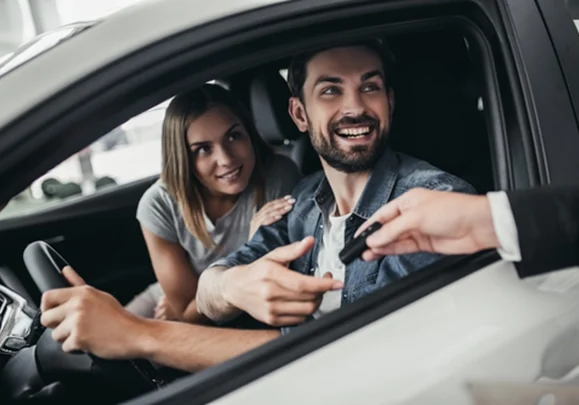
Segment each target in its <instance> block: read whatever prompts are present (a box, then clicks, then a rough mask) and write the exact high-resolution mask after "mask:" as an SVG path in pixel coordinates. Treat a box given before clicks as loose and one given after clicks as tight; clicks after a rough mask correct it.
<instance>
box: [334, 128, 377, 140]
mask: <svg viewBox="0 0 579 405" xmlns="http://www.w3.org/2000/svg"><path fill="white" fill-rule="evenodd" d="M336 132H337V133H338V135H340V136H346V137H348V138H361V137H363V136H366V135H368V134H369V133H370V127H358V128H342V129H338V130H337V131H336Z"/></svg>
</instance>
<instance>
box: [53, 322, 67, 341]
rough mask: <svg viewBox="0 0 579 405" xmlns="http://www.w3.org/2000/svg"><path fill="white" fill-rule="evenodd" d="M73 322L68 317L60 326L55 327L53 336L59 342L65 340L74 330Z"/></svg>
mask: <svg viewBox="0 0 579 405" xmlns="http://www.w3.org/2000/svg"><path fill="white" fill-rule="evenodd" d="M71 322H72V321H71V320H70V318H67V319H65V320H64V322H61V323H60V324H59V325H58V326H56V327H55V328H53V331H52V332H51V335H52V338H53V339H54V340H56V341H57V342H60V343H62V342H64V341H65V340H66V339H67V338H68V337H69V336H70V332H71V330H72V328H71Z"/></svg>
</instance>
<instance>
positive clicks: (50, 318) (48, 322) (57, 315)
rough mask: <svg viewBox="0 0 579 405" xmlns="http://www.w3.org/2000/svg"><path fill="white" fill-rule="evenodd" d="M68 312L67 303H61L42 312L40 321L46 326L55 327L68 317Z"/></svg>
mask: <svg viewBox="0 0 579 405" xmlns="http://www.w3.org/2000/svg"><path fill="white" fill-rule="evenodd" d="M67 314H68V308H67V307H66V304H65V305H60V306H58V307H56V308H52V309H49V310H47V311H45V312H42V315H41V316H40V323H41V324H42V325H43V326H44V327H46V328H52V329H54V328H55V327H57V326H58V325H60V323H61V322H62V321H63V320H64V319H66V315H67Z"/></svg>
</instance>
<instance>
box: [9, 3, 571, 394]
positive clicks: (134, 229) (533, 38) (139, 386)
mask: <svg viewBox="0 0 579 405" xmlns="http://www.w3.org/2000/svg"><path fill="white" fill-rule="evenodd" d="M83 27H84V28H83V29H82V30H79V31H78V32H74V33H72V34H71V35H68V36H66V38H63V39H62V40H60V41H59V43H57V44H55V45H54V46H51V47H48V49H43V50H42V51H41V52H37V53H35V55H34V56H32V57H29V58H24V60H23V61H22V62H21V63H17V64H13V65H11V67H10V69H5V70H4V71H3V73H2V74H1V75H0V94H1V95H2V108H0V184H1V185H2V186H1V187H0V206H1V205H3V203H8V202H9V201H11V200H12V202H10V204H9V207H10V206H11V205H13V204H16V203H17V202H18V201H17V200H19V199H20V198H22V197H21V196H22V194H23V190H26V189H27V188H28V187H30V185H31V184H33V183H34V182H36V181H38V179H40V178H42V176H44V175H45V174H46V173H48V172H49V171H52V172H51V173H58V171H57V170H55V168H56V167H57V166H58V165H59V164H61V163H62V162H66V161H67V159H70V158H71V157H72V156H74V155H75V154H76V153H78V152H80V151H82V150H85V148H87V147H90V146H91V145H93V144H94V142H96V141H97V140H98V139H101V138H103V137H104V136H106V135H107V134H111V133H114V132H113V131H114V130H115V129H116V128H119V127H122V128H125V129H126V128H129V127H131V126H130V125H127V124H126V123H127V122H129V121H130V120H131V119H134V118H135V117H138V116H139V115H140V114H145V113H147V112H150V111H151V110H154V111H156V110H155V109H156V108H157V107H156V106H160V105H166V104H163V103H166V101H167V100H168V99H170V98H171V97H173V96H174V95H175V94H176V93H178V92H180V91H183V90H185V89H188V88H191V87H193V86H198V85H200V84H202V83H205V82H209V81H216V82H217V83H220V84H222V85H224V86H226V87H228V88H229V89H230V90H231V91H232V92H234V93H235V94H236V95H237V96H238V97H239V98H240V100H242V102H243V103H245V105H246V106H247V107H248V108H249V109H250V111H251V112H252V116H253V119H254V121H255V124H256V126H257V127H258V129H259V130H260V133H261V134H262V136H263V137H264V139H266V140H267V141H268V142H269V143H270V144H271V145H272V146H273V147H274V148H276V149H277V150H278V151H279V152H280V153H283V154H286V155H288V156H291V157H292V158H293V159H294V160H295V161H296V163H298V165H299V166H300V168H301V170H302V171H303V172H304V173H306V174H307V173H311V172H313V171H315V170H318V169H319V161H318V160H317V157H316V156H315V154H314V153H313V152H312V148H311V145H310V144H309V139H308V137H307V136H305V135H302V134H300V133H299V132H298V131H297V130H296V129H295V127H294V126H293V124H292V122H291V121H290V119H289V117H288V116H287V97H288V95H289V93H288V89H287V85H286V84H285V79H284V75H285V71H286V69H287V67H288V60H289V58H290V57H291V55H293V54H295V53H297V52H300V51H303V50H306V49H314V48H316V47H321V46H327V45H331V44H332V45H333V44H339V43H341V42H342V41H345V40H355V39H360V38H367V37H379V38H382V39H383V40H385V41H387V42H388V43H389V45H390V47H391V49H392V51H393V55H394V57H395V59H396V65H397V76H396V86H397V87H396V112H395V116H394V123H393V125H394V127H393V128H392V133H391V139H390V142H391V144H392V146H393V147H394V148H396V149H398V150H400V151H403V152H406V153H408V154H410V155H413V156H416V157H419V158H422V159H425V160H427V161H429V162H430V163H432V164H434V165H436V166H438V167H440V168H442V169H444V170H446V171H448V172H451V173H453V174H456V175H457V176H460V177H462V178H464V179H466V180H468V181H469V182H470V183H471V184H472V185H473V186H475V188H476V189H477V191H478V192H479V193H485V192H488V191H491V190H498V189H506V190H511V189H522V188H527V187H532V186H538V185H577V184H578V183H579V159H577V151H579V122H578V119H577V117H579V70H578V69H577V66H578V65H579V34H578V33H577V29H576V27H575V26H574V22H573V19H572V16H571V14H570V12H569V9H568V8H567V5H566V3H565V2H564V1H563V0H414V1H373V0H357V1H353V0H308V1H279V0H247V1H244V2H240V1H233V0H222V1H220V2H214V3H208V4H203V5H201V3H196V2H191V1H189V0H164V1H148V2H144V3H142V4H139V5H136V6H133V7H131V8H129V9H126V10H123V11H120V12H118V13H115V14H113V15H111V16H109V17H107V18H104V19H101V20H98V21H95V22H93V23H85V25H83ZM151 125H153V126H154V125H156V124H155V123H154V122H153V123H151ZM128 138H129V139H133V138H131V137H128ZM107 139H108V138H107ZM131 142H132V141H130V140H129V141H128V146H127V145H121V146H122V147H129V146H130V145H131ZM135 144H139V142H135ZM104 149H107V148H100V149H99V148H97V149H95V150H96V151H95V153H97V152H98V153H105V152H108V151H106V150H104ZM119 149H120V147H119ZM115 150H116V149H115V148H113V149H112V150H111V151H110V152H114V151H115ZM135 150H138V149H135ZM149 153H151V152H150V151H148V152H147V156H150V155H149ZM159 154H160V151H159ZM133 157H134V159H135V161H138V159H139V156H138V155H135V154H133ZM147 160H153V161H154V160H155V159H150V158H147ZM127 164H128V163H127ZM121 166H122V165H121ZM71 170H72V169H71ZM119 170H120V169H119ZM123 170H124V169H123ZM106 174H108V173H106ZM103 175H104V174H103ZM157 176H158V174H155V173H154V169H152V168H151V167H146V168H144V169H143V172H142V176H140V177H139V176H135V175H130V176H127V179H126V181H122V182H121V184H118V185H112V186H109V187H103V188H102V189H96V188H92V189H90V190H89V191H88V192H86V190H84V189H83V193H82V195H76V196H73V197H71V198H67V199H63V200H62V201H52V202H50V204H46V205H43V204H40V203H38V204H33V206H32V205H31V206H30V207H28V208H27V210H25V211H20V213H18V212H16V211H13V212H15V213H14V214H10V215H9V216H5V217H3V218H2V219H1V220H0V246H2V249H0V281H1V284H2V285H0V314H1V315H2V322H1V328H0V367H1V368H2V369H1V370H0V395H1V396H2V400H3V401H7V403H10V402H16V401H19V402H18V403H37V402H35V401H41V403H42V401H45V402H46V403H51V401H52V402H59V401H65V400H68V401H73V402H78V401H80V400H82V401H84V400H90V399H92V400H95V401H97V402H99V403H117V402H122V401H128V402H127V403H130V404H181V403H183V404H185V403H186V404H201V403H209V402H211V403H215V404H223V405H225V404H238V403H251V404H255V405H257V404H269V403H272V402H273V403H277V404H296V403H308V404H309V403H322V404H326V403H331V404H352V403H360V402H363V403H372V404H423V403H427V404H438V403H443V404H465V403H468V404H487V403H494V404H503V403H505V404H506V403H508V404H518V403H539V402H538V401H543V402H540V403H555V402H553V401H558V402H557V403H564V402H559V400H560V401H564V400H571V401H572V402H573V401H574V402H577V401H579V393H578V389H577V387H576V385H575V384H574V383H576V375H577V370H578V369H579V354H578V353H579V351H578V350H577V347H579V346H578V345H579V294H578V288H579V282H578V281H577V280H578V278H577V275H576V274H577V273H576V272H577V269H576V268H570V269H559V270H558V271H555V272H552V273H549V274H547V275H543V276H538V277H533V278H529V279H521V278H520V277H519V276H518V274H517V271H516V268H515V266H513V264H512V263H508V262H505V261H502V260H501V259H500V257H499V255H498V254H497V252H495V251H485V252H480V253H477V254H474V255H468V256H452V257H445V258H443V259H442V260H440V261H438V262H436V263H434V264H433V265H431V266H429V267H427V268H425V269H423V270H422V271H419V272H416V273H414V274H412V275H410V276H408V277H406V278H405V279H403V280H401V281H399V282H397V283H393V284H391V285H389V286H387V287H386V288H384V289H382V290H380V291H377V292H376V293H373V294H371V295H368V296H366V297H364V298H362V299H360V300H358V301H356V302H355V303H353V304H351V305H348V306H344V307H343V308H341V309H339V310H337V311H335V312H333V313H331V314H329V315H327V316H324V317H323V318H321V319H319V320H316V321H315V322H310V323H307V324H306V325H303V326H301V327H299V328H296V329H295V330H294V331H292V332H291V333H289V334H287V335H284V336H282V337H280V338H279V339H276V340H274V341H272V342H270V343H268V344H266V345H264V346H261V347H259V348H257V349H255V350H252V351H250V352H248V353H246V354H244V355H242V356H240V357H237V358H235V359H232V360H230V361H227V362H225V363H222V364H220V365H218V366H215V367H213V368H210V369H207V370H204V371H202V372H198V373H195V374H194V375H189V376H185V377H182V378H178V379H176V380H175V381H172V382H169V383H164V381H161V380H160V379H159V376H158V375H157V374H156V371H157V370H156V369H155V367H153V366H151V364H149V363H147V362H144V361H142V359H135V360H134V361H104V360H102V359H99V358H95V357H94V356H91V355H87V354H83V353H75V354H66V353H64V352H62V350H61V348H60V346H59V345H58V344H56V343H55V342H54V341H52V339H51V337H50V333H49V332H50V331H43V329H42V328H41V327H40V326H39V321H38V312H37V311H38V306H39V302H40V294H41V292H43V291H44V290H46V289H47V288H49V287H56V286H62V285H63V284H62V283H63V280H62V279H61V278H58V277H57V276H58V274H57V271H56V270H57V268H58V267H60V266H61V265H62V263H63V260H64V259H66V260H67V261H68V262H69V263H71V264H72V265H73V266H74V267H75V269H77V270H78V272H79V273H80V274H81V275H82V276H83V278H85V280H87V282H88V283H90V284H92V285H94V286H96V287H98V288H100V289H102V290H105V291H107V292H109V293H111V294H112V295H114V296H115V297H116V298H117V299H118V300H119V301H121V302H122V303H125V302H127V301H128V300H129V299H130V298H132V296H134V294H136V293H137V292H139V291H141V290H142V289H143V288H144V287H145V286H147V285H148V284H149V283H150V282H152V281H153V280H154V276H153V272H152V267H151V263H150V260H149V257H148V254H147V250H146V247H145V244H144V241H143V238H142V236H141V233H140V229H139V226H138V223H137V221H136V220H135V210H136V206H137V203H138V201H139V198H140V196H141V195H142V194H143V192H144V191H145V190H146V189H147V188H148V187H149V186H150V185H151V184H152V183H153V182H154V181H155V180H156V178H157ZM111 177H112V178H114V173H112V174H111ZM78 181H80V180H78ZM16 196H17V197H16ZM31 198H36V197H34V196H32V197H31ZM42 241H43V242H45V243H41V242H42ZM57 252H58V253H57ZM39 280H43V281H42V282H39ZM526 401H527V402H526ZM549 401H551V402H549Z"/></svg>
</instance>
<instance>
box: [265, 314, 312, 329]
mask: <svg viewBox="0 0 579 405" xmlns="http://www.w3.org/2000/svg"><path fill="white" fill-rule="evenodd" d="M305 320H306V317H305V316H279V317H276V318H275V321H274V322H272V323H270V325H271V326H277V327H281V326H292V325H299V324H300V323H303V322H304V321H305Z"/></svg>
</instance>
